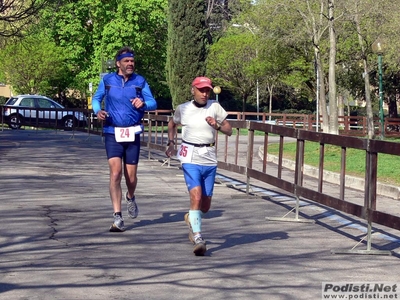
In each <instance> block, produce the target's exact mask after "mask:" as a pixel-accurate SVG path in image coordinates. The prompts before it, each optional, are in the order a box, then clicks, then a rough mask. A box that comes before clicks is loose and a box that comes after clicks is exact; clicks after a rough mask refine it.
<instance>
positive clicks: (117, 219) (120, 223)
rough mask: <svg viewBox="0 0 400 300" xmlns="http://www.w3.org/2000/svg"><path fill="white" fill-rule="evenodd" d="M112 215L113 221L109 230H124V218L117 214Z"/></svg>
mask: <svg viewBox="0 0 400 300" xmlns="http://www.w3.org/2000/svg"><path fill="white" fill-rule="evenodd" d="M113 216H114V223H113V224H112V225H111V227H110V231H111V232H124V231H125V226H124V219H123V218H122V217H121V216H120V215H117V214H113Z"/></svg>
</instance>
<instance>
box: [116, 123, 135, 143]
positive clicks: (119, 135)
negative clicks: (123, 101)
mask: <svg viewBox="0 0 400 300" xmlns="http://www.w3.org/2000/svg"><path fill="white" fill-rule="evenodd" d="M140 132H141V128H140V126H130V127H115V140H116V141H117V142H118V143H120V142H134V141H135V134H137V133H140Z"/></svg>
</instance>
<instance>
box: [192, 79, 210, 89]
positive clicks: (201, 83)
mask: <svg viewBox="0 0 400 300" xmlns="http://www.w3.org/2000/svg"><path fill="white" fill-rule="evenodd" d="M211 83H212V82H211V79H210V78H207V77H196V78H195V79H194V80H193V82H192V86H195V87H197V88H198V89H201V88H204V87H209V88H210V89H212V88H213V87H212V85H211Z"/></svg>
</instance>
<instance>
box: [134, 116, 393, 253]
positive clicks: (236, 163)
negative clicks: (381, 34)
mask: <svg viewBox="0 0 400 300" xmlns="http://www.w3.org/2000/svg"><path fill="white" fill-rule="evenodd" d="M170 118H171V117H169V116H159V115H153V114H150V113H149V114H147V116H146V120H147V126H148V130H147V131H146V132H145V133H144V135H143V139H142V145H143V146H146V147H147V149H148V151H149V157H150V151H151V149H155V150H160V151H165V149H166V143H167V140H168V136H167V129H166V128H167V123H168V121H169V119H170ZM230 123H231V125H232V127H233V134H232V136H231V137H228V136H225V135H222V134H219V135H218V137H217V141H216V147H217V153H218V167H219V168H220V169H223V170H227V171H229V172H233V173H237V174H241V175H245V176H246V178H247V183H246V184H247V188H246V192H247V193H250V181H251V180H257V181H261V182H264V183H267V184H270V185H272V186H275V187H277V188H280V189H282V190H284V191H287V192H289V193H291V194H293V195H294V196H295V197H296V199H297V200H299V199H300V198H304V199H308V200H311V201H313V202H316V203H319V204H322V205H326V206H328V207H331V208H333V209H336V210H339V211H341V212H343V213H346V214H350V215H353V216H356V217H359V218H361V219H363V220H365V221H366V223H367V227H368V229H367V232H368V233H367V251H366V253H369V254H370V253H371V252H373V251H372V250H371V232H372V223H376V224H380V225H383V226H387V227H390V228H393V229H396V230H400V216H399V212H397V211H391V212H388V211H387V210H386V211H383V210H377V203H378V200H377V199H378V197H377V168H378V164H377V163H378V156H379V155H380V154H384V153H385V154H390V155H396V156H400V144H398V143H393V142H385V141H381V140H369V139H363V138H358V137H350V136H342V135H331V134H324V133H319V132H314V131H309V130H303V129H296V128H288V127H284V126H277V125H271V124H265V123H260V122H253V121H237V120H230ZM243 132H246V133H245V134H243ZM256 133H257V134H256ZM272 136H273V137H275V139H276V138H277V137H278V140H279V141H278V143H279V154H278V155H277V156H278V162H277V165H276V166H275V167H270V164H268V161H267V157H268V146H269V138H270V137H272ZM176 140H177V143H176V144H179V140H180V134H179V133H178V135H177V136H176ZM287 140H290V141H295V142H296V159H295V161H294V164H295V167H294V173H293V174H292V176H289V177H287V176H286V177H284V176H283V172H284V169H285V168H284V166H283V144H284V142H285V141H287ZM307 142H316V143H318V144H319V145H320V149H319V153H320V155H319V167H318V178H317V182H318V183H317V188H315V185H312V184H308V183H307V180H306V179H305V175H304V156H305V144H306V143H307ZM327 145H334V146H338V147H340V149H341V162H340V164H341V171H340V175H339V176H340V180H339V183H338V186H339V187H338V189H337V194H336V195H333V194H327V193H324V188H325V186H326V185H327V184H328V182H327V181H326V180H325V179H324V174H325V173H324V162H325V156H324V149H325V147H326V146H327ZM351 148H352V149H358V150H361V151H363V152H364V153H365V159H366V167H365V179H364V190H363V191H360V193H361V194H362V195H363V196H362V197H360V201H358V202H357V203H355V202H354V201H347V200H346V193H347V191H348V190H349V189H350V188H351V187H349V184H347V183H346V180H347V174H346V159H347V158H348V157H347V149H351ZM260 149H263V151H261V152H260ZM258 153H260V154H259V155H256V154H258ZM393 201H398V200H396V199H393ZM381 207H383V206H381ZM299 209H300V207H299V204H298V201H297V204H296V207H295V208H294V210H295V213H296V218H295V219H296V220H297V219H298V215H299Z"/></svg>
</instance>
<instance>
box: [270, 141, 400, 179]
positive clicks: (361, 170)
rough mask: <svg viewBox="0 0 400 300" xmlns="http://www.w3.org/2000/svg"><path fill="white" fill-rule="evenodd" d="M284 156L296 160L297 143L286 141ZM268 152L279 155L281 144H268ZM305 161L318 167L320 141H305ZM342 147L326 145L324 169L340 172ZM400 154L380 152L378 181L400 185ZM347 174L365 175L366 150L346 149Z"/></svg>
mask: <svg viewBox="0 0 400 300" xmlns="http://www.w3.org/2000/svg"><path fill="white" fill-rule="evenodd" d="M283 149H284V150H283V157H284V158H287V159H291V160H294V159H295V154H296V143H295V142H293V143H284V146H283ZM268 153H270V154H272V155H277V154H278V153H279V144H271V145H268ZM304 163H305V164H306V165H310V166H314V167H318V163H319V143H315V142H307V141H306V142H305V156H304ZM340 165H341V148H340V147H339V146H333V145H325V159H324V169H325V170H327V171H331V172H337V173H339V172H340ZM398 166H400V156H395V155H388V154H378V181H379V182H382V183H389V184H393V185H400V168H399V167H398ZM346 175H351V176H356V177H361V178H364V177H365V151H362V150H357V149H351V148H348V149H347V150H346Z"/></svg>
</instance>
